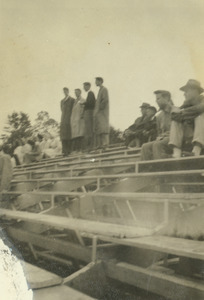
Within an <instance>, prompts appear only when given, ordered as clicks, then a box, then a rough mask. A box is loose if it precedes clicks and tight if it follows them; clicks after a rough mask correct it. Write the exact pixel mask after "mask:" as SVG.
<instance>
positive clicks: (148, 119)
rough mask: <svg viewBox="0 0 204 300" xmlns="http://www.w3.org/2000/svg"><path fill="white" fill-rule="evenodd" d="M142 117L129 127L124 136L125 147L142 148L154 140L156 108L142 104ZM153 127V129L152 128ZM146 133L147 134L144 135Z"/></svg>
mask: <svg viewBox="0 0 204 300" xmlns="http://www.w3.org/2000/svg"><path fill="white" fill-rule="evenodd" d="M140 109H141V114H142V115H141V117H139V118H137V119H136V120H135V122H134V124H132V125H131V126H129V127H128V128H127V129H126V130H125V131H124V134H123V137H124V139H125V145H126V146H129V147H141V146H142V144H143V143H145V142H147V141H148V140H153V139H154V138H152V137H153V136H154V133H153V131H155V129H156V126H155V122H154V120H153V117H154V115H155V113H156V111H157V110H156V108H155V107H153V106H150V104H149V103H146V102H144V103H142V105H141V106H140ZM150 127H151V128H150ZM149 128H150V130H148V129H149ZM143 132H145V134H143Z"/></svg>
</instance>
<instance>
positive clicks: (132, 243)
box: [98, 235, 204, 260]
mask: <svg viewBox="0 0 204 300" xmlns="http://www.w3.org/2000/svg"><path fill="white" fill-rule="evenodd" d="M98 238H99V239H101V240H103V241H106V242H112V243H114V244H118V245H124V246H128V247H136V248H141V249H149V250H154V251H158V252H164V253H168V254H174V255H177V256H184V257H189V258H194V259H201V260H204V241H194V240H188V239H183V238H174V237H168V236H159V235H154V236H147V237H139V238H136V239H135V238H132V239H128V238H127V239H117V238H110V237H107V236H106V237H102V236H99V237H98Z"/></svg>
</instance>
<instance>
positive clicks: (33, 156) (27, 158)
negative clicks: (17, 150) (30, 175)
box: [24, 140, 42, 164]
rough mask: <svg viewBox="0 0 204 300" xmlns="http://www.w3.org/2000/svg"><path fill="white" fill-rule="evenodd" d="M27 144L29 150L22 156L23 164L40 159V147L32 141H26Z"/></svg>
mask: <svg viewBox="0 0 204 300" xmlns="http://www.w3.org/2000/svg"><path fill="white" fill-rule="evenodd" d="M27 144H28V145H30V146H31V150H30V151H27V152H26V153H25V154H24V164H30V163H33V162H38V161H40V160H41V159H42V151H41V149H40V146H39V145H38V144H37V143H36V142H34V141H33V140H28V141H27ZM27 148H28V147H27Z"/></svg>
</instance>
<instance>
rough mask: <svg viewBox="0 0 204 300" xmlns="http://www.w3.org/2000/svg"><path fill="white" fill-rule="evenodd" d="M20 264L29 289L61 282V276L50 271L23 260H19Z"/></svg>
mask: <svg viewBox="0 0 204 300" xmlns="http://www.w3.org/2000/svg"><path fill="white" fill-rule="evenodd" d="M21 264H22V267H23V271H24V274H25V277H26V280H27V282H28V285H29V287H30V288H31V289H39V288H44V287H48V286H53V285H59V284H61V283H62V278H61V277H59V276H57V275H55V274H53V273H51V272H48V271H46V270H43V269H41V268H39V267H36V266H34V265H31V264H30V263H27V262H24V261H21Z"/></svg>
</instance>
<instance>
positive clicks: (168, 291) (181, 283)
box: [104, 262, 204, 300]
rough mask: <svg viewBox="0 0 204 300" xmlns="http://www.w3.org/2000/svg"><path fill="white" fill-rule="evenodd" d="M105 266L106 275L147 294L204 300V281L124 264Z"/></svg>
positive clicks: (177, 299)
mask: <svg viewBox="0 0 204 300" xmlns="http://www.w3.org/2000/svg"><path fill="white" fill-rule="evenodd" d="M104 265H105V273H106V275H107V276H108V277H110V278H112V279H115V280H118V281H120V282H122V283H127V284H130V285H133V286H136V287H138V288H140V289H143V290H145V291H147V292H152V293H155V294H158V295H161V296H164V297H165V299H172V300H187V299H188V300H195V299H196V300H202V299H204V285H203V281H202V280H195V279H192V278H190V279H186V278H182V277H179V276H175V275H168V274H164V273H160V272H157V271H152V270H150V269H144V268H141V267H137V266H134V265H130V264H127V263H124V262H120V263H111V262H107V263H105V264H104Z"/></svg>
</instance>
